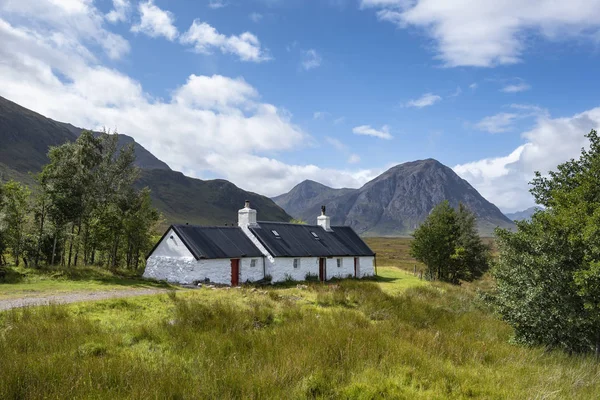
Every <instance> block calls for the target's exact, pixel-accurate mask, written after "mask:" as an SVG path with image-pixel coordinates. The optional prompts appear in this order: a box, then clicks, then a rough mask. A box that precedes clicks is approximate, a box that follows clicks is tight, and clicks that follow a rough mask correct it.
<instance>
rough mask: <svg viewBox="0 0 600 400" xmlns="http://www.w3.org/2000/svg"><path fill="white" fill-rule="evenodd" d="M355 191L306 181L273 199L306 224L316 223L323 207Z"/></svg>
mask: <svg viewBox="0 0 600 400" xmlns="http://www.w3.org/2000/svg"><path fill="white" fill-rule="evenodd" d="M354 191H355V189H333V188H330V187H328V186H325V185H322V184H320V183H318V182H315V181H311V180H306V181H304V182H302V183H300V184H299V185H296V186H295V187H294V188H293V189H292V190H290V191H289V192H288V193H285V194H282V195H280V196H277V197H273V201H274V202H275V203H277V204H278V205H279V206H280V207H282V208H283V209H284V210H285V211H286V212H288V213H289V214H290V215H294V216H300V218H301V219H303V220H304V221H306V222H310V223H312V222H314V221H313V220H315V219H316V218H317V216H319V215H320V214H321V206H322V205H323V204H328V203H330V202H331V201H332V200H334V199H336V198H338V197H343V196H344V195H346V194H348V193H352V192H354Z"/></svg>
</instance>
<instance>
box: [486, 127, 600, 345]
mask: <svg viewBox="0 0 600 400" xmlns="http://www.w3.org/2000/svg"><path fill="white" fill-rule="evenodd" d="M587 138H588V139H589V141H590V147H589V150H585V149H583V150H582V152H581V156H580V157H579V159H577V160H574V159H572V160H570V161H568V162H566V163H564V164H561V165H559V166H558V167H557V170H556V171H551V172H550V173H549V174H548V176H547V177H544V176H542V175H541V174H540V173H539V172H538V173H536V177H535V179H534V180H533V181H532V183H531V185H532V188H531V193H532V194H533V195H534V197H535V199H536V201H537V203H538V204H541V205H543V206H544V207H546V208H545V209H544V210H539V211H537V212H536V213H535V214H534V215H533V217H532V219H531V221H523V222H519V223H518V224H517V226H518V232H515V233H511V232H508V231H504V230H499V231H498V233H497V235H498V239H499V240H498V248H499V260H498V264H497V266H496V268H495V269H494V276H495V277H496V280H497V282H498V288H497V293H496V295H495V297H494V298H493V300H494V303H495V304H496V306H497V307H498V311H499V312H500V314H501V315H502V316H503V318H504V319H505V320H506V321H508V322H509V323H510V324H511V325H512V326H513V327H514V328H515V338H516V340H517V341H519V342H523V343H528V344H542V345H546V346H549V347H557V348H563V349H566V350H568V351H572V352H588V351H595V352H596V353H597V354H599V355H600V138H599V137H598V134H597V132H596V131H594V130H592V131H591V132H590V133H589V134H588V135H587Z"/></svg>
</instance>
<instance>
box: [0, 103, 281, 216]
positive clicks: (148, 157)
mask: <svg viewBox="0 0 600 400" xmlns="http://www.w3.org/2000/svg"><path fill="white" fill-rule="evenodd" d="M81 132H82V129H81V128H77V127H75V126H73V125H71V124H68V123H63V122H57V121H54V120H52V119H50V118H46V117H44V116H43V115H40V114H38V113H35V112H33V111H31V110H28V109H26V108H24V107H21V106H19V105H18V104H16V103H13V102H11V101H9V100H7V99H5V98H2V97H0V182H3V181H6V180H9V179H14V180H18V181H21V182H24V183H27V184H34V181H33V179H32V178H31V177H30V176H29V172H33V173H37V172H39V171H41V169H42V167H43V166H44V165H45V164H46V163H47V162H48V157H47V153H48V149H49V147H50V146H59V145H61V144H63V143H66V142H70V141H75V140H76V139H77V137H78V136H79V135H80V134H81ZM94 134H96V135H101V134H102V133H99V132H94ZM130 143H133V146H134V150H135V155H136V165H137V166H138V167H140V168H141V174H140V178H139V179H138V181H137V182H136V186H137V187H139V188H142V187H145V186H147V187H149V188H150V189H151V191H152V192H151V197H152V201H153V204H154V206H155V207H156V208H158V209H159V210H160V211H161V212H162V213H163V215H164V216H165V217H166V219H167V222H168V223H186V222H189V223H191V224H214V225H223V224H225V223H227V224H230V223H235V222H236V221H237V210H238V209H240V208H241V207H242V206H243V204H244V201H245V200H250V201H251V203H252V206H253V207H254V208H256V209H257V210H258V212H259V217H260V218H261V219H263V220H268V221H289V220H290V219H291V216H289V215H288V214H287V213H286V212H285V211H284V210H283V209H281V207H279V206H277V205H276V204H275V203H274V202H273V201H272V200H271V199H269V198H268V197H265V196H261V195H258V194H256V193H252V192H246V191H244V190H242V189H240V188H238V187H237V186H235V185H234V184H232V183H231V182H228V181H226V180H220V179H217V180H210V181H203V180H200V179H194V178H190V177H187V176H185V175H183V174H182V173H180V172H176V171H172V170H171V169H170V168H169V166H168V165H167V164H165V163H164V162H163V161H161V160H159V159H158V158H157V157H155V156H154V155H153V154H152V153H150V152H149V151H148V150H146V149H145V148H144V147H143V146H142V145H140V144H139V143H137V142H135V140H134V139H133V138H132V137H130V136H127V135H123V134H119V142H118V144H119V146H125V145H127V144H130Z"/></svg>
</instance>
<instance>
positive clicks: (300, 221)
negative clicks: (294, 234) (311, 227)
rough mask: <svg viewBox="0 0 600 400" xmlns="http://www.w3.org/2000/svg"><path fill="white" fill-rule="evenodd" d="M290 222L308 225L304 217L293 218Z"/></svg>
mask: <svg viewBox="0 0 600 400" xmlns="http://www.w3.org/2000/svg"><path fill="white" fill-rule="evenodd" d="M290 224H298V225H306V221H305V220H303V219H296V218H292V219H291V220H290Z"/></svg>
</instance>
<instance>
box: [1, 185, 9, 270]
mask: <svg viewBox="0 0 600 400" xmlns="http://www.w3.org/2000/svg"><path fill="white" fill-rule="evenodd" d="M6 228H7V227H6V217H5V214H4V185H3V184H2V182H0V267H1V266H2V265H4V252H5V251H6V246H7V245H6V235H5V233H6Z"/></svg>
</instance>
